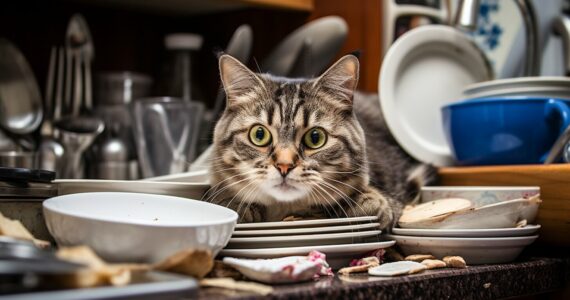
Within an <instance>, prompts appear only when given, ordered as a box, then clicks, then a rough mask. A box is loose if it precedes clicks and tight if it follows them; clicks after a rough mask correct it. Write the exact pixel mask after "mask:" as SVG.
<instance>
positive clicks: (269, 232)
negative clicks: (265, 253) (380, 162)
mask: <svg viewBox="0 0 570 300" xmlns="http://www.w3.org/2000/svg"><path fill="white" fill-rule="evenodd" d="M379 227H380V223H363V224H358V225H341V226H323V227H309V228H285V229H266V230H236V231H235V232H234V234H233V236H234V237H242V236H244V237H245V236H278V235H287V236H289V235H296V234H315V233H327V232H356V231H362V230H365V229H369V230H374V229H378V228H379Z"/></svg>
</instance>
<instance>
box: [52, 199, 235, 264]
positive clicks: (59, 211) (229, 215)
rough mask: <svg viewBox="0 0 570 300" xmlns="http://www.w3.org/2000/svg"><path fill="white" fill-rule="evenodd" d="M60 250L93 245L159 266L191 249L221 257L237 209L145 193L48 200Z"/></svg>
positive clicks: (113, 256) (115, 256)
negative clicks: (171, 256)
mask: <svg viewBox="0 0 570 300" xmlns="http://www.w3.org/2000/svg"><path fill="white" fill-rule="evenodd" d="M43 213H44V216H45V220H46V224H47V227H48V229H49V232H50V233H51V235H52V236H53V237H54V238H55V240H56V241H57V243H58V245H60V246H78V245H87V246H90V247H91V248H93V250H94V251H95V252H97V254H98V255H100V256H101V257H102V258H103V259H105V260H108V261H113V262H145V263H156V262H160V261H162V260H163V259H165V258H166V257H168V256H170V255H172V254H174V253H176V252H177V251H180V250H182V249H188V248H204V249H208V250H210V251H212V253H213V254H214V255H215V254H216V253H217V252H218V251H220V250H221V249H222V248H223V247H224V246H225V245H226V244H227V242H228V240H229V239H230V237H231V234H232V232H233V228H234V226H235V224H236V222H237V218H238V215H237V213H236V212H235V211H233V210H231V209H228V208H225V207H222V206H219V205H215V204H211V203H207V202H204V201H198V200H192V199H186V198H179V197H171V196H164V195H152V194H141V193H81V194H73V195H65V196H58V197H54V198H50V199H47V200H45V201H44V202H43Z"/></svg>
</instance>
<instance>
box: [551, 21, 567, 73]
mask: <svg viewBox="0 0 570 300" xmlns="http://www.w3.org/2000/svg"><path fill="white" fill-rule="evenodd" d="M553 26H554V31H555V32H556V33H558V34H559V35H560V37H561V38H562V42H563V46H564V53H565V57H564V58H565V60H566V61H565V62H564V64H565V69H566V71H565V72H566V76H570V17H569V16H561V17H559V18H558V19H557V20H556V21H555V22H554V24H553Z"/></svg>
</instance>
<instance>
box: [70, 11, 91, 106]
mask: <svg viewBox="0 0 570 300" xmlns="http://www.w3.org/2000/svg"><path fill="white" fill-rule="evenodd" d="M65 40H66V41H65V44H66V48H68V49H69V50H71V52H72V57H73V68H74V71H73V76H74V79H73V85H74V88H73V102H72V104H71V115H72V116H78V115H79V113H80V110H81V100H82V97H83V95H82V93H83V92H84V91H85V100H86V102H87V101H89V103H88V105H86V106H88V107H89V108H90V107H91V74H90V73H91V63H90V60H91V59H92V58H93V55H94V49H93V44H92V42H91V34H90V33H89V29H88V28H87V22H86V21H85V18H83V16H81V15H80V14H75V15H73V16H72V17H71V20H69V25H68V26H67V33H66V39H65ZM82 64H85V74H83V76H82V71H81V65H82ZM68 70H70V71H71V68H69V69H68ZM83 77H84V78H83ZM83 79H85V86H83V85H82V80H83ZM87 98H89V99H87ZM86 104H87V103H86Z"/></svg>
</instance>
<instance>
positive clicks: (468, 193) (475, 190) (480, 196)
mask: <svg viewBox="0 0 570 300" xmlns="http://www.w3.org/2000/svg"><path fill="white" fill-rule="evenodd" d="M538 194H540V187H538V186H426V187H422V191H421V202H430V201H434V200H439V199H445V198H463V199H467V200H470V201H471V202H473V204H474V206H475V207H480V206H483V205H488V204H493V203H496V202H502V201H507V200H513V199H520V198H529V197H532V196H535V195H538Z"/></svg>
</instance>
